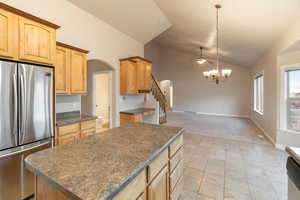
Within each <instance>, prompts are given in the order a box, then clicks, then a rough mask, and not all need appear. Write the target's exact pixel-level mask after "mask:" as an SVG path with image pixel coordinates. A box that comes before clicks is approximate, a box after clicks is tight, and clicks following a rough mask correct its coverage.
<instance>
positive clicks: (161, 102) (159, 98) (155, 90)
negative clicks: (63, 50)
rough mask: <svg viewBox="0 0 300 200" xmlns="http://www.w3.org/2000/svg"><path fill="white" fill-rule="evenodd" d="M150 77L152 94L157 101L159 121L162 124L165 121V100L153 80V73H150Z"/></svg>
mask: <svg viewBox="0 0 300 200" xmlns="http://www.w3.org/2000/svg"><path fill="white" fill-rule="evenodd" d="M151 78H152V89H151V90H152V94H153V95H154V98H155V99H156V100H157V101H158V103H159V107H160V108H159V123H160V124H163V123H166V122H167V100H166V96H165V95H164V93H163V92H162V91H161V89H160V87H159V85H158V83H157V81H156V80H155V78H154V76H153V74H151Z"/></svg>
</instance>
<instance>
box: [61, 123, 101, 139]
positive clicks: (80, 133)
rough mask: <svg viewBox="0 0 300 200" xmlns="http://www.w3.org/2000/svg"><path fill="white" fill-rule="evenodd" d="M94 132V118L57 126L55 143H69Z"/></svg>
mask: <svg viewBox="0 0 300 200" xmlns="http://www.w3.org/2000/svg"><path fill="white" fill-rule="evenodd" d="M95 133H96V120H89V121H85V122H81V123H76V124H71V125H66V126H60V127H57V129H56V133H55V144H56V145H62V144H69V143H72V142H75V141H76V140H79V139H83V138H86V137H88V136H92V135H94V134H95Z"/></svg>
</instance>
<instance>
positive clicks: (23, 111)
mask: <svg viewBox="0 0 300 200" xmlns="http://www.w3.org/2000/svg"><path fill="white" fill-rule="evenodd" d="M20 90H21V92H20V93H21V95H20V96H21V101H20V135H19V137H20V138H19V142H20V143H22V142H23V141H24V134H25V121H26V96H25V95H26V88H25V79H24V74H23V73H20Z"/></svg>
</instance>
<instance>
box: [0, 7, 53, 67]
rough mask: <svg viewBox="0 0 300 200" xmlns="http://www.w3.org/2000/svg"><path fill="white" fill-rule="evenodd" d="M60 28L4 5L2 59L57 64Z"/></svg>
mask: <svg viewBox="0 0 300 200" xmlns="http://www.w3.org/2000/svg"><path fill="white" fill-rule="evenodd" d="M58 28H59V26H57V25H55V24H52V23H51V22H48V21H46V20H43V19H40V18H38V17H35V16H33V15H31V14H28V13H25V12H23V11H21V10H18V9H15V8H13V7H10V6H8V5H6V4H4V3H0V57H2V58H6V59H12V60H20V61H26V62H31V63H39V64H47V65H53V64H54V56H55V45H56V44H55V42H56V29H58Z"/></svg>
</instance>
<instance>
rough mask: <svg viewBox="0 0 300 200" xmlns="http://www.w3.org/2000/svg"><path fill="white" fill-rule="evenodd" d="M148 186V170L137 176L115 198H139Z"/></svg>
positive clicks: (123, 199)
mask: <svg viewBox="0 0 300 200" xmlns="http://www.w3.org/2000/svg"><path fill="white" fill-rule="evenodd" d="M145 188H146V170H144V171H142V172H141V173H140V174H139V175H138V176H137V177H135V178H134V179H133V180H132V181H131V182H130V183H129V184H128V185H127V186H126V187H125V188H124V189H123V190H121V191H120V192H119V193H118V194H117V195H116V196H115V197H114V198H113V200H133V199H137V198H139V196H140V195H141V194H142V193H143V192H144V190H145Z"/></svg>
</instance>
